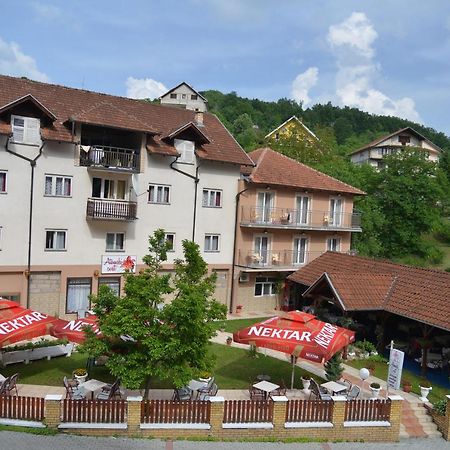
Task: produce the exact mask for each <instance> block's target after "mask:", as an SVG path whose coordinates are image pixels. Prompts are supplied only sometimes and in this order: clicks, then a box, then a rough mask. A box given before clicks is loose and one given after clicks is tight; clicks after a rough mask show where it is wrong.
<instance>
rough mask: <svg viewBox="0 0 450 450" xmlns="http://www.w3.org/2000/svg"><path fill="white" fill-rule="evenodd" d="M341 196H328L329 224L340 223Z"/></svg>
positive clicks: (337, 224)
mask: <svg viewBox="0 0 450 450" xmlns="http://www.w3.org/2000/svg"><path fill="white" fill-rule="evenodd" d="M342 203H343V202H342V198H330V219H331V223H330V225H334V226H335V227H340V226H341V225H342V210H343V205H342Z"/></svg>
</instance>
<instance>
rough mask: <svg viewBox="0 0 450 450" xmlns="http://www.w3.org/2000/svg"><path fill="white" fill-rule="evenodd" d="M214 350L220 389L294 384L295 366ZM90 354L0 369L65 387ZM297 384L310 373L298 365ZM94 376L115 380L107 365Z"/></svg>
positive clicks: (33, 381)
mask: <svg viewBox="0 0 450 450" xmlns="http://www.w3.org/2000/svg"><path fill="white" fill-rule="evenodd" d="M210 351H211V353H212V354H213V355H215V357H216V364H215V368H214V370H213V374H214V376H215V377H216V382H217V384H218V386H219V388H220V389H246V388H247V387H248V385H249V380H250V379H251V380H255V379H256V375H259V374H262V373H263V374H267V375H270V376H271V378H272V381H274V382H275V383H278V382H279V381H281V380H282V379H283V380H284V381H285V383H286V385H289V384H290V379H291V365H290V364H289V362H288V361H287V360H286V361H280V360H278V359H274V358H270V357H267V356H264V355H261V354H259V355H258V357H257V358H250V357H249V354H248V351H246V350H242V349H238V348H233V347H228V346H225V345H220V344H211V349H210ZM85 365H86V356H85V355H83V354H80V353H73V354H72V356H71V357H70V358H66V357H59V358H54V359H52V360H50V361H47V360H42V361H34V362H33V363H32V364H28V365H25V364H15V365H10V366H7V367H6V368H3V369H0V372H1V373H2V374H3V375H4V376H8V375H12V374H13V373H16V372H18V373H19V374H20V378H19V383H24V384H42V385H49V386H62V379H63V377H64V376H65V375H66V376H71V374H72V371H73V370H74V369H76V368H78V367H85ZM295 373H296V375H295V380H296V381H295V387H301V381H300V375H301V374H304V373H306V372H305V371H303V370H302V369H300V368H298V367H296V372H295ZM89 376H90V377H91V378H96V379H98V380H102V381H106V382H111V381H112V380H113V378H114V377H112V376H111V375H110V374H109V373H108V371H107V369H106V368H104V367H94V368H93V369H92V371H91V373H90V374H89ZM171 387H172V385H171V384H170V383H168V382H167V381H161V380H157V379H155V380H153V383H152V388H154V389H157V388H171Z"/></svg>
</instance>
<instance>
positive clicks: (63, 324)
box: [52, 316, 101, 344]
mask: <svg viewBox="0 0 450 450" xmlns="http://www.w3.org/2000/svg"><path fill="white" fill-rule="evenodd" d="M86 326H88V327H91V328H92V330H93V331H94V333H95V334H97V335H98V334H101V332H100V330H99V328H98V324H97V316H89V317H85V318H84V319H77V320H70V321H69V322H67V321H65V320H60V321H58V323H57V324H55V326H54V327H53V330H52V335H53V336H55V337H57V338H60V339H62V338H67V339H68V340H69V341H70V342H76V343H78V344H81V343H83V342H84V340H85V337H86V336H85V334H84V327H86Z"/></svg>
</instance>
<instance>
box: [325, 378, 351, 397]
mask: <svg viewBox="0 0 450 450" xmlns="http://www.w3.org/2000/svg"><path fill="white" fill-rule="evenodd" d="M320 386H321V387H323V388H325V389H326V390H327V391H328V392H329V393H330V394H342V393H344V392H345V391H346V390H347V386H345V385H344V384H341V383H338V382H336V381H327V382H326V383H322V384H321V385H320Z"/></svg>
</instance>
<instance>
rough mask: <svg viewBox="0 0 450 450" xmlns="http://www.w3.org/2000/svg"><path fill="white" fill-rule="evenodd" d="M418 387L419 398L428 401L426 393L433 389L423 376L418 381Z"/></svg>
mask: <svg viewBox="0 0 450 450" xmlns="http://www.w3.org/2000/svg"><path fill="white" fill-rule="evenodd" d="M419 387H420V400H422V401H423V402H427V401H428V398H427V397H428V394H429V393H430V391H431V390H432V389H433V388H432V387H431V384H430V382H429V381H428V380H426V379H425V378H423V379H422V380H420V382H419Z"/></svg>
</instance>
